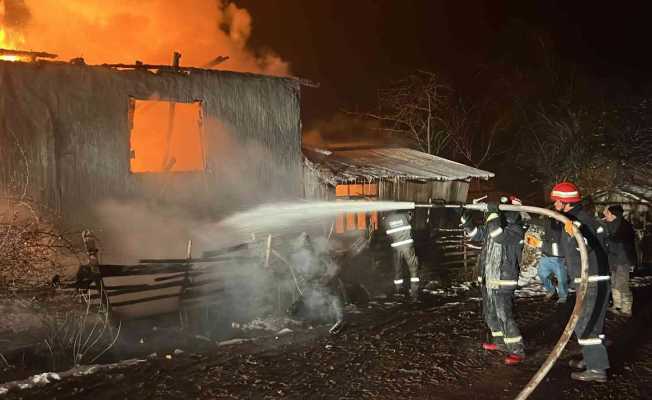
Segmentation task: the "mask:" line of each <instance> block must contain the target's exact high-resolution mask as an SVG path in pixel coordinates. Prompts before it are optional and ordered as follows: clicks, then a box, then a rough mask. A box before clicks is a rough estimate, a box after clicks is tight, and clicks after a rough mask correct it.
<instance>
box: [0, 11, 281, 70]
mask: <svg viewBox="0 0 652 400" xmlns="http://www.w3.org/2000/svg"><path fill="white" fill-rule="evenodd" d="M1 1H2V0H0V4H1ZM24 2H25V4H26V6H27V9H28V10H29V17H28V18H26V19H25V21H22V25H21V27H22V28H21V29H22V32H23V33H24V35H25V39H26V42H25V43H19V44H20V45H21V47H27V48H29V49H32V50H37V51H46V52H50V53H55V54H58V55H59V59H62V60H69V59H72V58H76V57H83V58H84V59H85V61H86V62H87V63H88V64H101V63H129V64H133V63H134V62H135V61H136V60H140V61H143V62H144V63H146V64H170V63H171V61H172V54H173V53H174V52H175V51H178V52H180V53H181V54H182V57H181V65H185V66H195V67H202V66H204V65H206V64H207V63H208V62H210V61H211V60H213V59H215V58H216V57H217V56H228V57H229V61H227V62H226V63H225V64H223V65H220V69H222V68H224V69H229V70H234V71H242V72H256V73H265V74H271V75H287V73H288V64H287V63H286V62H285V61H283V60H282V59H281V58H280V57H279V56H277V55H275V54H274V53H272V52H270V51H267V52H264V53H259V52H256V51H253V50H252V49H250V48H249V47H248V41H249V38H250V36H251V32H252V18H251V15H250V14H249V12H248V11H247V10H245V9H243V8H239V7H238V6H237V5H236V4H235V3H233V2H230V1H226V0H184V1H170V0H147V1H142V0H66V1H61V0H24ZM5 18H9V17H8V16H5ZM0 25H2V24H1V22H0Z"/></svg>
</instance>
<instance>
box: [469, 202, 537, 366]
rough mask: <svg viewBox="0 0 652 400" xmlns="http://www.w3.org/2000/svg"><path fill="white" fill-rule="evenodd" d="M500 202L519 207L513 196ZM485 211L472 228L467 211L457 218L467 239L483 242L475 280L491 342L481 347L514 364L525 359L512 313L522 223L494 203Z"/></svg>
mask: <svg viewBox="0 0 652 400" xmlns="http://www.w3.org/2000/svg"><path fill="white" fill-rule="evenodd" d="M501 202H504V203H511V204H521V203H520V200H518V199H517V198H516V197H513V196H512V197H504V198H502V199H501ZM487 208H488V210H487V211H488V212H487V214H486V218H485V222H484V224H483V225H480V226H476V225H475V224H474V223H473V221H472V219H471V216H470V215H469V213H468V212H465V213H464V214H462V217H461V222H462V227H463V228H464V231H465V235H466V236H467V237H468V238H469V239H470V240H473V241H482V242H484V244H483V246H482V251H481V253H480V268H481V272H480V276H479V277H478V281H479V282H480V285H481V289H482V313H483V317H484V320H485V322H486V324H487V326H488V328H489V330H490V331H491V340H490V341H488V342H485V343H483V344H482V347H483V348H484V349H485V350H492V351H495V350H497V351H503V352H507V353H508V355H507V357H506V358H505V360H504V362H505V364H507V365H516V364H520V363H521V362H522V361H523V360H524V359H525V349H524V346H523V338H522V336H521V332H520V331H519V329H518V326H517V325H516V321H515V320H514V316H513V313H512V302H513V298H514V291H515V290H516V286H517V284H518V276H519V271H520V267H519V264H520V259H521V253H522V251H523V236H524V230H523V221H522V216H521V214H520V213H518V212H509V211H505V212H501V211H499V210H498V204H496V203H489V204H487Z"/></svg>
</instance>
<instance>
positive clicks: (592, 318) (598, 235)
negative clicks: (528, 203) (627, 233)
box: [560, 204, 611, 371]
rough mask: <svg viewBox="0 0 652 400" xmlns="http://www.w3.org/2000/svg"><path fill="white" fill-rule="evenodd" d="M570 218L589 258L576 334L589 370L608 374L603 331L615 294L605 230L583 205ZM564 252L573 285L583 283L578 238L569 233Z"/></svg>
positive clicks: (571, 213) (564, 239)
mask: <svg viewBox="0 0 652 400" xmlns="http://www.w3.org/2000/svg"><path fill="white" fill-rule="evenodd" d="M566 216H567V217H568V218H569V219H570V220H571V221H573V225H574V226H575V227H576V228H579V230H580V232H581V233H582V235H583V236H584V241H585V243H586V247H587V251H588V253H589V254H588V255H589V288H588V291H587V293H586V297H585V298H584V307H583V308H582V312H581V314H580V316H579V319H578V321H577V325H576V326H575V335H576V336H577V340H578V343H579V344H580V345H581V346H582V355H583V356H584V364H585V365H586V369H587V370H591V371H604V370H606V369H607V368H609V357H608V355H607V349H606V348H605V346H604V344H603V343H602V338H603V335H602V328H603V325H604V318H605V313H606V311H607V306H608V303H609V294H610V291H611V288H610V284H609V279H610V277H609V263H608V260H607V254H606V252H605V247H604V239H605V233H606V232H605V229H604V227H602V226H601V225H600V224H599V223H598V221H597V220H596V219H595V218H594V217H593V216H592V215H591V214H589V213H588V212H587V211H586V210H585V209H584V208H582V206H581V205H580V204H577V205H575V206H574V207H573V208H572V209H571V210H570V211H568V212H567V213H566ZM560 250H561V251H560V253H561V255H562V256H563V257H565V260H566V267H567V269H568V275H569V277H570V279H571V284H572V285H574V286H577V285H578V284H579V282H580V275H581V259H580V252H579V249H578V247H577V242H576V240H575V238H574V237H573V236H571V235H569V234H563V235H562V237H561V246H560Z"/></svg>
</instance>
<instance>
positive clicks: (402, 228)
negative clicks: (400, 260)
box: [385, 225, 411, 235]
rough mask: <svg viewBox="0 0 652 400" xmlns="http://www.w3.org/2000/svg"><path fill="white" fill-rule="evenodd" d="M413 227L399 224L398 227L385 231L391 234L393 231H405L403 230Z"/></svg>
mask: <svg viewBox="0 0 652 400" xmlns="http://www.w3.org/2000/svg"><path fill="white" fill-rule="evenodd" d="M410 229H411V228H410V227H409V226H407V225H406V226H399V227H398V228H393V229H389V230H387V231H385V233H387V234H388V235H391V234H392V233H396V232H403V231H409V230H410Z"/></svg>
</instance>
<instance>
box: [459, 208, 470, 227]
mask: <svg viewBox="0 0 652 400" xmlns="http://www.w3.org/2000/svg"><path fill="white" fill-rule="evenodd" d="M460 222H461V224H460V225H461V226H463V227H465V228H472V227H473V221H472V220H471V213H469V212H468V211H464V212H463V213H462V215H461V216H460Z"/></svg>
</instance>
